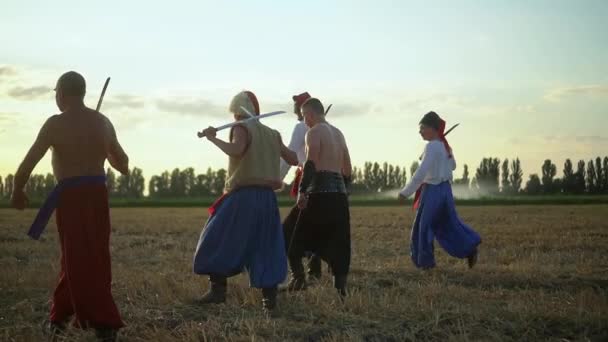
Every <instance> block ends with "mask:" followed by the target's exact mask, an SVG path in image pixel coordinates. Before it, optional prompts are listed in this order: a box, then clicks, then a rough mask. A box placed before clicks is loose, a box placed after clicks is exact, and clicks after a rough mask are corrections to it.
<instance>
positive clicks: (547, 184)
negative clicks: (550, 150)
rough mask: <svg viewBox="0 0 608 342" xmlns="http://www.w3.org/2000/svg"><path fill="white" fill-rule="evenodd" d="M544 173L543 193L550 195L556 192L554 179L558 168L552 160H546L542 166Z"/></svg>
mask: <svg viewBox="0 0 608 342" xmlns="http://www.w3.org/2000/svg"><path fill="white" fill-rule="evenodd" d="M542 172H543V179H542V181H543V192H544V193H547V194H550V193H553V192H555V191H554V188H553V178H554V177H555V175H556V174H557V168H556V167H555V164H553V163H552V162H551V159H546V160H545V162H544V163H543V166H542Z"/></svg>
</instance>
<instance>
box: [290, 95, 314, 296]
mask: <svg viewBox="0 0 608 342" xmlns="http://www.w3.org/2000/svg"><path fill="white" fill-rule="evenodd" d="M310 97H311V96H310V94H308V92H303V93H301V94H299V95H294V96H293V97H292V99H293V112H294V114H295V115H296V116H297V118H298V123H297V124H296V125H295V127H294V128H293V133H292V134H291V140H290V141H289V145H288V147H289V149H290V150H292V151H294V152H296V154H297V156H298V167H297V168H296V174H295V178H294V180H293V182H292V186H291V191H290V195H291V196H292V197H293V198H294V199H295V198H297V197H298V188H299V186H300V180H301V179H302V167H303V165H304V162H305V161H306V141H305V137H306V132H308V126H307V125H306V123H305V122H304V117H303V116H302V112H301V108H302V104H303V103H304V102H305V101H306V100H308V99H309V98H310ZM290 168H291V165H289V164H288V163H287V162H286V161H284V160H283V159H281V179H285V176H286V175H287V172H288V171H289V169H290ZM299 215H300V208H299V207H298V205H297V204H296V205H294V206H293V207H292V208H291V210H290V211H289V214H288V215H287V217H285V220H283V230H284V231H288V232H291V231H293V229H294V227H295V224H296V222H297V220H298V216H299ZM319 278H321V259H320V258H319V257H318V256H317V255H314V254H313V255H311V256H310V259H309V261H308V280H314V279H319ZM292 279H296V278H292ZM305 285H306V284H304V283H300V282H297V281H296V282H291V283H289V285H288V286H287V290H288V291H299V290H304V289H305Z"/></svg>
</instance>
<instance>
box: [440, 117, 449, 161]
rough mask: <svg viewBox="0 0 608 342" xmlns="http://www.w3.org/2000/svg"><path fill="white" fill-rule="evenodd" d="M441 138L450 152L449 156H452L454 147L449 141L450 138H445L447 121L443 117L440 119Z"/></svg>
mask: <svg viewBox="0 0 608 342" xmlns="http://www.w3.org/2000/svg"><path fill="white" fill-rule="evenodd" d="M438 131H439V139H440V140H441V141H442V142H443V146H445V150H446V151H447V152H448V158H452V148H451V147H450V144H449V143H448V140H447V139H446V138H445V121H444V120H443V119H439V130H438Z"/></svg>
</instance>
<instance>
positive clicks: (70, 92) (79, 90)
mask: <svg viewBox="0 0 608 342" xmlns="http://www.w3.org/2000/svg"><path fill="white" fill-rule="evenodd" d="M55 90H56V91H58V92H61V95H62V96H64V97H68V96H69V97H71V96H73V97H77V98H80V99H83V98H84V94H85V93H86V92H87V85H86V82H85V81H84V77H82V75H81V74H79V73H77V72H76V71H68V72H66V73H65V74H63V75H61V77H59V80H57V89H55Z"/></svg>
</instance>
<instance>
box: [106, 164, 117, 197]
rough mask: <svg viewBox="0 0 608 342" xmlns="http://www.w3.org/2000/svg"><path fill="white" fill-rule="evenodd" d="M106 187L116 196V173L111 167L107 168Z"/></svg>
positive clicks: (111, 194) (109, 192) (110, 193)
mask: <svg viewBox="0 0 608 342" xmlns="http://www.w3.org/2000/svg"><path fill="white" fill-rule="evenodd" d="M106 187H107V189H108V194H109V195H110V196H114V195H115V194H116V175H115V174H114V171H112V169H111V168H108V169H107V170H106Z"/></svg>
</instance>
